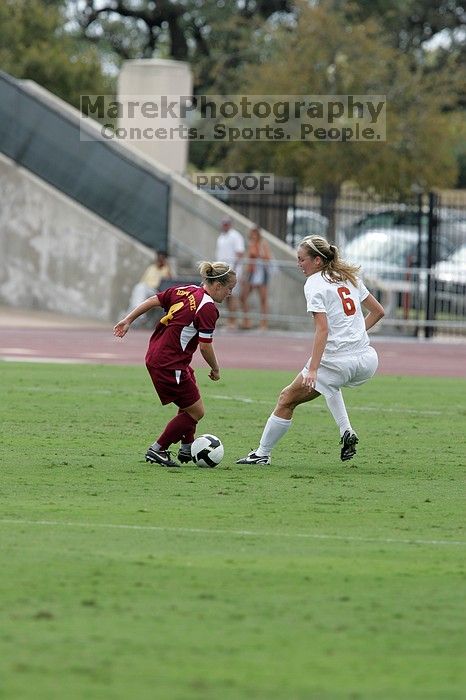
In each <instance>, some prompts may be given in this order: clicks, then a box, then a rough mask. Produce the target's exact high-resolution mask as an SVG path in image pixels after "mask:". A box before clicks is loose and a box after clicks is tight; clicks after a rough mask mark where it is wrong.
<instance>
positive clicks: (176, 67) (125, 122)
mask: <svg viewBox="0 0 466 700" xmlns="http://www.w3.org/2000/svg"><path fill="white" fill-rule="evenodd" d="M192 89H193V80H192V73H191V69H190V67H189V64H188V63H183V62H182V61H172V60H165V59H158V58H157V59H138V60H133V61H125V62H124V63H123V66H122V69H121V72H120V75H119V78H118V101H119V102H121V103H123V104H124V105H125V106H126V105H127V104H128V102H129V101H130V99H133V100H135V99H137V100H138V101H140V102H146V103H149V102H150V101H151V100H152V101H154V100H156V99H157V96H159V95H166V96H172V97H175V96H176V97H178V98H179V96H180V95H183V96H191V95H192ZM179 125H180V120H179V119H177V118H176V117H170V116H166V117H164V118H158V117H154V116H150V117H148V116H147V115H146V116H144V115H143V114H141V111H140V110H139V109H137V108H136V109H133V114H132V115H131V114H130V113H128V110H127V109H126V108H125V109H124V115H123V116H122V117H121V118H119V119H118V127H122V128H123V129H125V132H126V133H127V134H128V136H127V137H126V138H127V140H129V141H130V142H131V145H132V147H133V148H137V149H138V150H140V151H141V152H142V153H143V154H144V155H146V156H148V157H150V158H153V159H154V160H157V161H158V162H159V163H161V164H162V165H164V166H165V167H166V168H168V169H169V170H171V171H174V172H176V173H179V174H183V173H185V172H186V167H187V163H188V141H187V140H186V139H185V140H179V139H166V140H163V139H147V138H144V139H142V140H138V139H134V138H131V136H130V130H131V129H133V130H134V129H135V128H136V129H137V128H140V129H147V128H149V129H150V130H153V129H158V128H163V129H167V130H170V128H173V127H175V128H176V127H177V126H179ZM150 133H152V131H151V132H150ZM133 134H134V131H133Z"/></svg>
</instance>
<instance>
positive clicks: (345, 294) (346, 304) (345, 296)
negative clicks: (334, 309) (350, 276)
mask: <svg viewBox="0 0 466 700" xmlns="http://www.w3.org/2000/svg"><path fill="white" fill-rule="evenodd" d="M337 292H338V296H339V297H340V299H341V303H342V304H343V311H344V312H345V314H346V315H347V316H353V315H354V314H355V313H356V305H355V303H354V301H353V300H352V298H351V292H350V290H349V289H348V287H338V289H337Z"/></svg>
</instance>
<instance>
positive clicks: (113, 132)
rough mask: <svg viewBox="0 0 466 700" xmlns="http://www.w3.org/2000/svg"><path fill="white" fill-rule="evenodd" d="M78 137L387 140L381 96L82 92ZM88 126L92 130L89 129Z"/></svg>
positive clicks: (206, 139)
mask: <svg viewBox="0 0 466 700" xmlns="http://www.w3.org/2000/svg"><path fill="white" fill-rule="evenodd" d="M81 112H82V119H81V140H84V141H87V140H92V139H94V138H95V130H94V129H92V130H90V129H88V128H86V125H87V124H88V122H89V120H90V119H92V120H94V121H95V120H97V121H98V122H99V124H98V129H99V131H100V135H101V136H102V137H103V138H104V139H106V140H109V141H113V140H117V141H161V142H164V141H225V142H230V143H231V142H235V141H272V142H286V141H342V142H348V141H373V142H375V143H377V142H380V141H385V140H386V114H387V101H386V96H385V95H304V96H300V95H272V96H270V95H230V96H227V97H225V96H224V95H200V96H197V97H188V96H185V95H123V96H119V97H118V99H115V98H112V97H111V96H109V95H81ZM92 132H94V133H92Z"/></svg>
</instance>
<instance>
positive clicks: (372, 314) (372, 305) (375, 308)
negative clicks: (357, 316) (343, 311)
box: [362, 294, 385, 331]
mask: <svg viewBox="0 0 466 700" xmlns="http://www.w3.org/2000/svg"><path fill="white" fill-rule="evenodd" d="M362 305H363V306H364V308H365V309H367V310H368V311H369V313H368V314H367V316H366V319H365V324H366V331H368V330H369V328H372V326H375V324H376V323H377V322H378V321H380V319H381V318H383V317H384V316H385V311H384V308H383V306H382V304H379V302H378V301H377V299H376V298H375V297H374V296H373V295H372V294H369V296H367V297H366V298H365V299H364V301H363V302H362Z"/></svg>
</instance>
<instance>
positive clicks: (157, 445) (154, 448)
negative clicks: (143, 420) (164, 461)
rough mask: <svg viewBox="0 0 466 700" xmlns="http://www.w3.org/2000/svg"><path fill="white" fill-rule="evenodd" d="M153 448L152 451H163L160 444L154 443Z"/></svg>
mask: <svg viewBox="0 0 466 700" xmlns="http://www.w3.org/2000/svg"><path fill="white" fill-rule="evenodd" d="M151 447H152V449H153V450H155V451H156V452H158V450H160V449H161V447H160V445H159V443H158V442H153V443H152V445H151Z"/></svg>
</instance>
